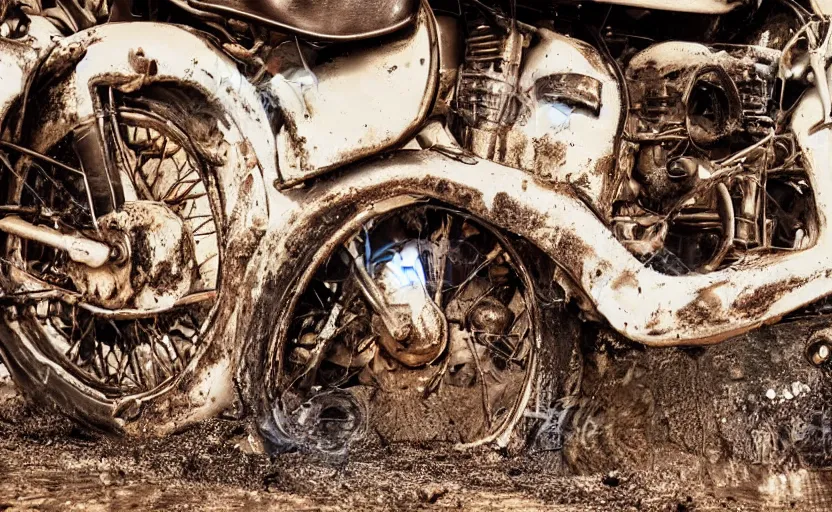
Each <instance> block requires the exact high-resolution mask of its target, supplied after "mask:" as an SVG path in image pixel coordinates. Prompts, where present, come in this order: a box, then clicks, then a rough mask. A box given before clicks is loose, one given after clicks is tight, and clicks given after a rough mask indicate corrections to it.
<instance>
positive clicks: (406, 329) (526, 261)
mask: <svg viewBox="0 0 832 512" xmlns="http://www.w3.org/2000/svg"><path fill="white" fill-rule="evenodd" d="M830 13H832V5H830V3H829V2H825V1H822V0H817V1H813V2H812V3H811V4H808V3H807V4H805V5H804V4H803V3H801V2H797V1H790V0H788V1H782V2H776V1H771V2H762V4H761V5H758V2H743V1H736V2H732V1H727V0H697V1H690V2H675V1H668V0H603V1H600V0H599V1H597V2H591V1H590V2H583V3H582V4H581V5H575V2H556V1H551V2H525V3H524V2H503V3H500V2H490V3H484V2H479V1H477V0H470V1H463V2H456V1H455V2H448V5H445V4H444V3H442V2H434V3H432V4H430V5H429V4H428V3H426V2H421V3H420V2H418V1H416V0H373V1H368V2H361V3H357V2H328V1H326V2H315V3H311V2H295V1H292V0H272V1H268V2H247V1H232V0H170V1H169V2H154V1H148V2H132V3H131V2H116V3H115V4H114V5H112V6H111V7H110V8H109V9H108V8H107V6H106V5H104V4H98V3H96V4H94V5H93V3H92V2H87V3H83V4H82V3H78V2H62V1H58V2H57V3H56V6H53V7H49V8H46V9H44V8H41V7H40V6H32V5H28V4H21V3H12V4H10V5H8V6H7V9H6V11H5V13H4V22H3V25H2V32H0V33H2V35H3V38H2V39H0V46H2V49H0V51H2V55H3V59H2V62H0V66H2V67H3V70H2V73H0V76H2V82H0V119H2V122H3V125H2V141H0V150H2V153H0V156H2V174H0V177H2V182H3V188H2V192H3V194H4V196H3V197H4V200H3V204H2V205H0V215H2V217H0V232H2V234H0V242H1V243H2V245H0V246H1V247H2V255H3V256H2V258H3V259H2V279H3V294H2V295H0V301H2V302H3V306H4V310H3V319H2V323H0V341H2V344H0V349H2V354H3V358H4V360H5V361H6V363H7V365H8V366H9V369H10V371H11V373H12V374H13V376H14V377H15V379H16V380H17V381H18V382H19V383H21V385H22V387H23V388H24V389H26V390H28V391H31V392H32V393H33V394H35V395H37V396H42V397H48V398H49V399H50V400H51V401H52V402H53V403H55V404H57V405H58V406H59V407H60V408H61V409H62V410H64V411H65V412H66V413H68V414H70V415H72V416H73V417H75V418H76V419H78V420H80V421H82V422H85V423H86V424H89V425H91V426H94V427H97V428H101V429H106V430H113V431H121V430H127V431H130V432H146V431H153V432H156V433H164V432H170V431H172V430H176V429H180V428H183V427H184V426H187V425H189V424H190V423H192V422H193V421H197V420H199V419H202V418H206V417H210V416H213V415H216V414H219V413H220V412H222V411H228V410H231V411H234V412H237V413H239V414H245V413H249V416H250V417H252V418H255V419H256V421H257V424H258V426H259V427H260V428H259V432H260V433H261V434H262V435H263V438H264V439H265V440H266V441H267V442H268V443H270V444H271V446H272V447H275V448H277V449H282V448H287V447H296V446H306V447H314V448H316V449H320V450H325V451H338V450H341V449H343V447H344V446H346V445H348V444H349V442H351V441H353V440H355V439H358V438H360V437H362V436H364V435H365V434H366V433H367V432H368V431H370V427H372V431H373V432H374V433H375V435H378V436H380V437H381V438H382V439H384V440H386V441H426V440H435V441H448V442H455V443H458V445H460V446H474V445H480V444H486V443H497V444H498V445H500V446H507V445H510V444H512V442H513V441H516V444H522V442H523V441H524V440H525V441H528V440H531V439H535V438H537V437H539V436H540V434H541V433H546V432H549V433H552V432H559V428H560V426H561V423H562V420H563V417H564V414H565V413H566V411H567V410H568V408H569V407H568V403H567V402H566V401H565V400H564V399H563V397H564V396H565V395H566V394H568V391H569V388H570V386H574V385H576V383H575V382H568V381H567V379H566V375H568V374H569V367H570V365H571V364H572V363H573V362H574V361H575V360H574V356H575V352H574V347H575V342H576V340H578V339H579V337H580V332H581V329H582V327H583V324H582V321H581V320H579V318H578V315H579V314H580V316H581V317H582V319H583V320H586V321H592V322H595V323H598V324H605V325H606V326H608V327H610V328H612V329H613V330H615V331H617V332H618V333H620V334H621V335H622V336H623V337H624V338H626V339H627V340H631V341H633V342H637V343H642V344H645V345H650V346H659V347H669V346H679V345H701V344H708V343H716V342H719V341H722V340H725V339H727V338H729V337H731V336H734V335H737V334H740V333H743V332H746V331H749V330H751V329H754V328H756V327H758V326H761V325H763V324H767V323H772V322H777V321H779V320H780V319H782V318H783V317H784V316H786V315H789V314H793V313H794V312H796V311H798V310H801V309H802V308H806V307H807V306H809V305H810V304H815V306H813V307H815V308H823V307H824V306H823V304H820V305H817V303H818V301H819V300H821V299H823V298H824V297H826V296H827V295H829V294H830V291H832V252H830V244H831V243H832V239H831V238H830V237H832V234H830V232H829V230H828V227H827V223H826V218H827V215H828V212H830V211H831V210H830V208H832V205H830V200H831V199H830V194H832V175H830V173H829V172H828V162H829V161H831V160H830V158H831V157H832V155H830V154H829V151H830V147H832V146H830V142H832V140H830V139H831V138H830V134H831V133H832V132H830V127H832V124H831V122H832V119H830V116H832V105H830V89H829V78H828V71H827V68H828V63H829V57H830V53H829V52H830V23H829V18H828V17H827V14H830ZM737 26H742V27H744V29H743V30H742V31H738V30H736V29H735V28H734V29H732V30H726V29H725V27H729V28H730V27H737ZM645 27H650V28H649V29H648V28H645ZM679 27H685V28H684V29H680V28H679ZM683 41H685V42H683ZM818 346H825V345H822V344H821V345H818ZM821 352H822V353H818V354H814V356H815V357H814V359H815V362H816V363H817V364H824V363H825V361H826V359H825V358H828V356H829V352H828V347H827V348H826V351H825V352H824V351H821ZM823 354H826V355H825V356H824V355H823Z"/></svg>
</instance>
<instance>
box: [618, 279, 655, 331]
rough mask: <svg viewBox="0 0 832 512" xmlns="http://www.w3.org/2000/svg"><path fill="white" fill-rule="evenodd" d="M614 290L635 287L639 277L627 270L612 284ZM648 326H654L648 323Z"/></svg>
mask: <svg viewBox="0 0 832 512" xmlns="http://www.w3.org/2000/svg"><path fill="white" fill-rule="evenodd" d="M610 286H611V287H612V289H613V290H620V289H621V288H635V287H637V286H638V279H636V275H635V273H634V272H632V271H631V270H625V271H624V272H622V273H621V275H620V276H618V277H617V278H615V281H613V282H612V284H611V285H610ZM648 327H652V326H651V325H650V324H648Z"/></svg>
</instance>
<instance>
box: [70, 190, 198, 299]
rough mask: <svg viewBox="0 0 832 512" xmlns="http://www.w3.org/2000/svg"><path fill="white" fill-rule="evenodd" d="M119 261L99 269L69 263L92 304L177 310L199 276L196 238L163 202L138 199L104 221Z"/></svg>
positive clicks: (103, 227) (105, 232)
mask: <svg viewBox="0 0 832 512" xmlns="http://www.w3.org/2000/svg"><path fill="white" fill-rule="evenodd" d="M98 222H99V229H100V231H101V234H102V236H103V238H104V239H105V241H106V242H107V243H108V244H110V245H111V246H112V247H115V248H116V252H117V253H118V254H117V257H115V258H113V261H112V262H111V263H109V264H107V265H104V266H102V267H100V268H95V269H92V268H89V267H87V266H85V265H80V264H75V263H73V264H70V266H69V275H70V277H71V278H72V281H73V283H74V284H75V286H76V287H77V288H78V290H79V291H80V292H81V293H82V294H83V296H84V298H85V299H86V300H88V301H89V302H91V303H93V304H96V305H98V306H102V307H106V308H111V309H118V308H124V307H131V308H135V309H157V308H166V307H172V306H173V305H174V304H175V303H176V301H177V300H179V299H180V298H182V297H183V296H184V295H186V294H187V293H188V291H189V290H190V289H191V283H192V282H193V280H194V279H195V277H196V274H197V265H196V258H195V249H194V240H193V235H192V234H191V232H190V231H189V230H188V228H187V227H186V226H185V224H184V223H183V221H182V219H181V218H180V217H179V216H178V215H176V214H175V213H174V212H173V211H171V210H170V208H168V207H167V206H165V205H164V204H162V203H156V202H151V201H134V202H128V203H125V204H124V205H123V206H122V208H121V209H120V210H118V211H116V212H113V213H109V214H107V215H105V216H103V217H101V218H100V219H99V221H98Z"/></svg>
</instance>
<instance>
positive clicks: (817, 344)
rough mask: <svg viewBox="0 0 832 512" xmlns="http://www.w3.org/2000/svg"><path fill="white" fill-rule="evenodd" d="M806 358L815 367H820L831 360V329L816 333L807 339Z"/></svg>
mask: <svg viewBox="0 0 832 512" xmlns="http://www.w3.org/2000/svg"><path fill="white" fill-rule="evenodd" d="M806 357H807V359H809V362H810V363H812V364H813V365H815V366H822V365H824V364H826V363H828V362H829V361H830V360H832V329H824V330H822V331H818V332H816V333H814V334H813V335H812V336H811V337H810V338H809V343H808V344H807V346H806Z"/></svg>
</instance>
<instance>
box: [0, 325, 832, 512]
mask: <svg viewBox="0 0 832 512" xmlns="http://www.w3.org/2000/svg"><path fill="white" fill-rule="evenodd" d="M829 323H830V320H829V319H826V320H823V319H804V320H800V321H796V322H789V323H783V324H780V325H777V326H773V327H768V328H764V329H762V330H760V331H758V332H756V333H754V334H751V335H747V336H742V337H739V338H737V339H734V340H731V341H729V342H726V343H724V344H721V345H718V346H715V347H710V348H707V349H645V348H641V347H633V346H631V345H629V344H626V343H624V342H622V341H621V340H620V339H618V338H617V337H616V336H614V335H612V334H610V333H607V332H603V331H602V332H599V333H597V335H593V336H590V337H589V338H588V339H587V340H586V341H584V343H583V345H582V347H581V352H582V354H583V356H584V364H583V373H582V379H581V392H580V395H578V396H576V397H574V400H573V401H572V402H571V406H570V410H569V414H567V415H565V417H566V418H567V421H566V425H560V426H558V425H555V426H553V428H552V429H549V431H547V432H546V433H545V435H544V437H543V438H541V439H539V440H538V442H537V443H536V445H535V446H536V448H535V449H534V450H533V451H532V452H530V453H525V454H523V455H517V454H507V453H500V452H498V451H494V450H490V449H483V450H480V451H474V452H465V453H458V452H454V451H453V450H452V449H451V448H450V447H443V446H431V447H416V446H404V445H388V446H385V447H375V448H371V449H366V448H365V449H354V450H353V451H352V452H351V454H350V455H349V456H347V457H342V458H326V457H322V456H316V455H310V454H297V453H295V454H285V455H280V456H276V457H274V458H269V457H268V456H263V455H254V454H246V453H244V451H245V450H244V447H245V446H246V444H247V443H246V442H245V441H246V437H247V435H246V430H245V427H244V425H243V424H241V423H240V422H237V421H232V420H222V419H218V420H214V421H212V422H209V423H207V424H204V425H202V426H200V427H198V428H194V429H192V430H190V431H187V432H184V433H182V434H179V435H176V436H173V437H170V438H167V439H163V440H124V439H109V438H99V437H96V436H94V435H91V434H90V433H88V432H85V431H83V430H80V429H78V428H77V427H75V426H73V425H72V424H71V423H70V422H68V421H66V420H64V419H62V418H60V417H59V416H58V415H56V414H54V413H53V412H51V411H48V410H43V409H42V408H40V407H39V406H36V405H30V404H28V403H27V402H25V401H24V400H23V399H22V398H21V396H20V395H19V394H18V392H17V391H16V390H15V389H14V387H13V386H12V385H11V384H10V383H8V380H7V378H5V377H3V372H2V371H0V477H2V478H0V510H26V509H38V510H99V509H100V510H110V509H114V510H127V509H131V508H132V509H141V510H144V509H151V508H157V509H167V510H177V509H181V510H224V509H229V508H235V507H245V508H246V509H250V510H258V509H285V508H288V507H292V508H299V509H314V510H317V509H324V510H326V509H347V508H349V509H367V508H387V509H412V508H421V507H425V506H428V507H439V508H477V509H493V510H514V509H517V510H534V509H547V510H564V511H565V510H570V511H571V510H604V511H606V510H669V511H693V510H697V511H700V510H777V509H780V510H832V374H830V370H819V369H817V368H815V367H813V366H812V365H810V364H809V363H808V362H807V360H806V359H805V357H804V354H803V349H804V343H805V340H806V339H807V337H808V336H809V334H810V333H811V332H813V331H814V330H816V329H819V328H821V327H826V326H828V325H829ZM560 427H563V428H560ZM562 433H565V441H563V442H562V441H561V439H562V438H561V437H559V435H560V434H562ZM561 445H563V446H561ZM241 447H243V449H241Z"/></svg>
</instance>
